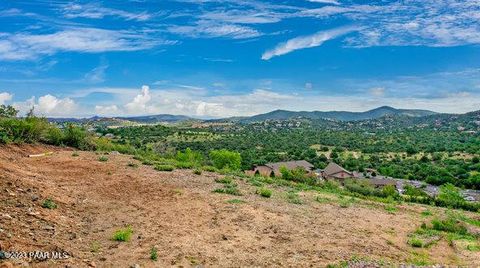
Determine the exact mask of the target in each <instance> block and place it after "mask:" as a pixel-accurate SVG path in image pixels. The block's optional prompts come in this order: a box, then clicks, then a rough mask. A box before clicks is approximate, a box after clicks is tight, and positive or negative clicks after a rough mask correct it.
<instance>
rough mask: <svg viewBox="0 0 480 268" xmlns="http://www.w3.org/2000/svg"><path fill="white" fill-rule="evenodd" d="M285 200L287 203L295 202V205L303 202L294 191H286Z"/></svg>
mask: <svg viewBox="0 0 480 268" xmlns="http://www.w3.org/2000/svg"><path fill="white" fill-rule="evenodd" d="M287 200H288V202H289V203H292V204H297V205H301V204H303V201H302V199H300V197H299V196H298V194H297V193H295V192H288V193H287Z"/></svg>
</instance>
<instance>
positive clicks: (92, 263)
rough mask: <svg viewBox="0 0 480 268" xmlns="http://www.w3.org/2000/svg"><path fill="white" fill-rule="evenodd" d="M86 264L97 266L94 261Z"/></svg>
mask: <svg viewBox="0 0 480 268" xmlns="http://www.w3.org/2000/svg"><path fill="white" fill-rule="evenodd" d="M88 266H90V267H97V265H96V264H95V262H94V261H92V262H90V263H89V264H88Z"/></svg>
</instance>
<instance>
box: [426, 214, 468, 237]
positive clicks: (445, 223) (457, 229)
mask: <svg viewBox="0 0 480 268" xmlns="http://www.w3.org/2000/svg"><path fill="white" fill-rule="evenodd" d="M432 229H433V230H437V231H444V232H447V233H455V234H459V235H466V234H467V233H468V230H467V228H466V227H465V225H464V224H462V223H461V222H459V221H458V220H457V219H456V218H455V217H453V216H449V217H447V218H446V219H442V220H440V219H434V220H432Z"/></svg>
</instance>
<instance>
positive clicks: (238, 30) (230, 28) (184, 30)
mask: <svg viewBox="0 0 480 268" xmlns="http://www.w3.org/2000/svg"><path fill="white" fill-rule="evenodd" d="M168 31H169V32H170V33H174V34H180V35H185V36H188V37H194V38H218V37H225V38H232V39H247V38H253V37H258V36H260V35H262V34H261V33H260V32H259V31H257V30H255V29H253V28H251V27H247V26H242V25H237V24H230V23H218V22H214V21H209V20H201V21H198V22H196V24H195V25H192V26H178V25H177V26H171V27H169V28H168Z"/></svg>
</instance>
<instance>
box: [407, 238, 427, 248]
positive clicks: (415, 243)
mask: <svg viewBox="0 0 480 268" xmlns="http://www.w3.org/2000/svg"><path fill="white" fill-rule="evenodd" d="M407 243H408V244H409V245H410V246H412V247H415V248H423V246H424V245H423V241H422V240H420V239H418V238H416V237H412V238H410V239H408V242H407Z"/></svg>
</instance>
